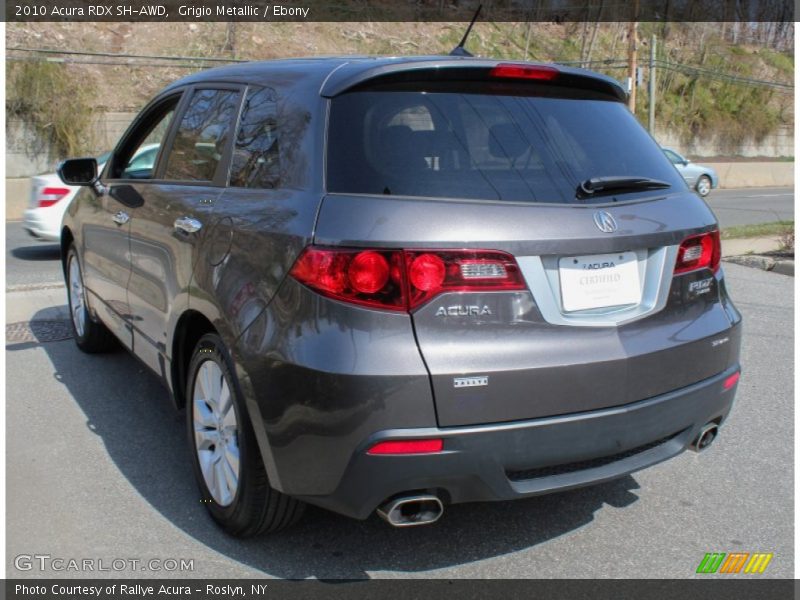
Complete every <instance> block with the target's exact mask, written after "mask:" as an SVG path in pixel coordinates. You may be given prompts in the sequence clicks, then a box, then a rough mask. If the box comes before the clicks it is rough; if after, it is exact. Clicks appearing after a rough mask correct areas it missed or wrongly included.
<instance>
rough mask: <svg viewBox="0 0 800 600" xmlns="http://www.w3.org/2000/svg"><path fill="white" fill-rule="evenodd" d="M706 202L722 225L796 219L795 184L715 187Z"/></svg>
mask: <svg viewBox="0 0 800 600" xmlns="http://www.w3.org/2000/svg"><path fill="white" fill-rule="evenodd" d="M706 202H708V205H709V206H710V207H711V209H712V210H713V211H714V214H716V215H717V219H718V220H719V222H720V225H721V226H722V228H723V229H724V228H725V227H733V226H734V225H750V224H754V223H769V222H771V221H792V220H794V188H793V187H791V188H786V187H777V188H745V189H738V190H713V191H712V192H711V193H710V194H709V195H708V196H707V197H706Z"/></svg>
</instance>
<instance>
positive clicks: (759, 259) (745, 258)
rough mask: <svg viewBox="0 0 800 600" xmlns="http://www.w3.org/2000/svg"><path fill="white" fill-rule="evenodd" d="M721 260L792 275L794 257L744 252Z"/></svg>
mask: <svg viewBox="0 0 800 600" xmlns="http://www.w3.org/2000/svg"><path fill="white" fill-rule="evenodd" d="M722 260H723V261H725V262H729V263H733V264H736V265H742V266H744V267H751V268H754V269H761V270H762V271H771V272H772V273H779V274H781V275H787V276H789V277H794V259H787V260H775V259H774V258H772V257H770V256H761V255H758V254H746V255H740V256H726V257H724V258H723V259H722Z"/></svg>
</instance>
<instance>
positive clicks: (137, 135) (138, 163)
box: [109, 95, 180, 179]
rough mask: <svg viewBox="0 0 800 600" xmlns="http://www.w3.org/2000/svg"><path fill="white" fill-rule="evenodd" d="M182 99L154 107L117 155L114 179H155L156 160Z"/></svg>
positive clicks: (175, 99)
mask: <svg viewBox="0 0 800 600" xmlns="http://www.w3.org/2000/svg"><path fill="white" fill-rule="evenodd" d="M179 99H180V95H177V96H174V97H172V98H168V99H167V100H165V101H164V102H162V103H159V104H158V105H157V106H155V107H153V108H152V109H151V110H150V112H149V113H148V114H146V115H145V116H144V118H143V119H141V123H140V125H139V126H138V127H137V129H136V130H134V131H133V133H132V134H131V135H130V136H128V138H127V139H126V140H125V142H124V143H123V144H122V145H121V146H120V148H119V149H118V150H117V151H116V153H115V155H114V158H113V161H112V165H111V170H110V171H109V174H110V177H111V179H152V178H153V176H154V175H155V173H154V169H155V165H156V158H157V157H158V152H159V150H160V149H161V145H162V144H163V142H164V140H165V139H166V137H167V132H169V129H170V125H171V123H172V118H173V117H174V116H175V108H176V106H177V105H178V100H179Z"/></svg>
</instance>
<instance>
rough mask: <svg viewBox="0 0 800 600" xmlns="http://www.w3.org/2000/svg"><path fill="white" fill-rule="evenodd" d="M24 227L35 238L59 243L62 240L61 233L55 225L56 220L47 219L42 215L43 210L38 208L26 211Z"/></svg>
mask: <svg viewBox="0 0 800 600" xmlns="http://www.w3.org/2000/svg"><path fill="white" fill-rule="evenodd" d="M23 227H25V230H26V231H27V232H28V233H30V234H31V235H32V236H33V237H35V238H37V239H40V240H43V241H47V242H57V241H59V240H60V239H61V231H60V230H59V227H58V225H57V224H55V219H53V218H49V219H48V218H46V216H45V215H44V214H42V210H41V209H38V208H30V209H28V210H26V211H25V214H24V216H23Z"/></svg>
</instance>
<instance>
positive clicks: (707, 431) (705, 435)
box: [689, 423, 719, 452]
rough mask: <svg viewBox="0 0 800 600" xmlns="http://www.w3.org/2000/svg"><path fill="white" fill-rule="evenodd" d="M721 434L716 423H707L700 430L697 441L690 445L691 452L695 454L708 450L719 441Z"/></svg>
mask: <svg viewBox="0 0 800 600" xmlns="http://www.w3.org/2000/svg"><path fill="white" fill-rule="evenodd" d="M718 433H719V426H718V425H717V424H716V423H706V424H705V425H703V428H702V429H701V430H700V433H699V434H698V435H697V437H696V438H695V440H694V441H693V442H692V443H691V444H690V445H689V449H690V450H694V451H695V452H702V451H703V450H706V449H708V447H709V446H711V444H712V443H713V442H714V440H715V439H717V434H718Z"/></svg>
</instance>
